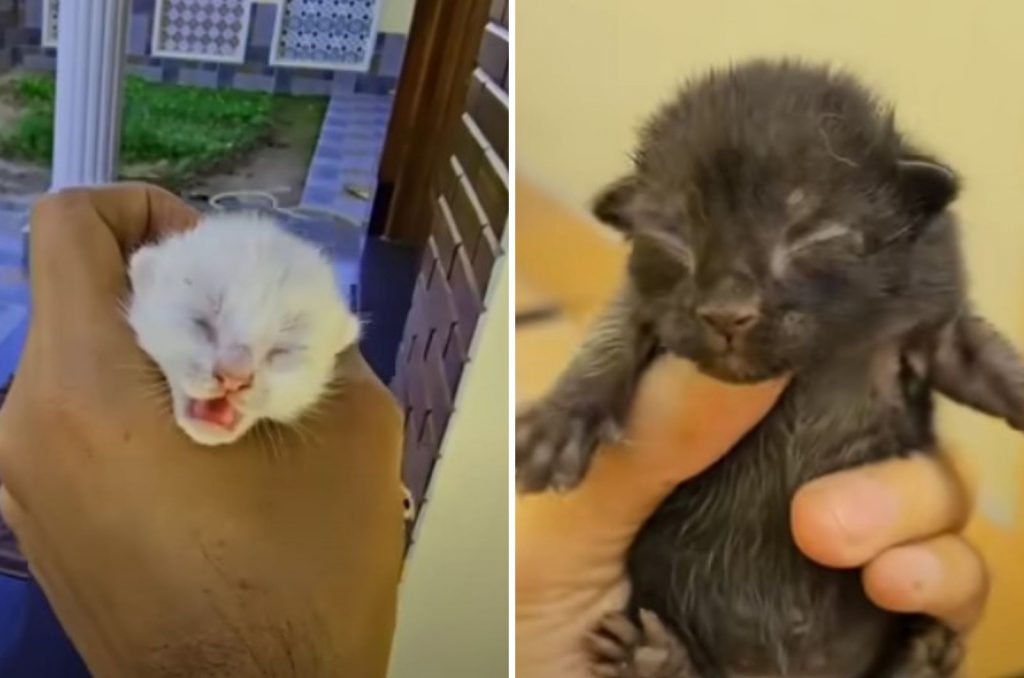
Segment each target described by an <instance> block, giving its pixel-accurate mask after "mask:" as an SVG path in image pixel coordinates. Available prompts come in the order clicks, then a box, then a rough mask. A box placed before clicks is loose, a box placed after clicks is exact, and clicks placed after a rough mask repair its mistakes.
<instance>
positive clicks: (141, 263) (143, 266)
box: [128, 245, 156, 290]
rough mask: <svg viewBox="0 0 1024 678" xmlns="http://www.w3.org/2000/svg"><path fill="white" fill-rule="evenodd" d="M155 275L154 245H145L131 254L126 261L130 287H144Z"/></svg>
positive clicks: (134, 288) (136, 288)
mask: <svg viewBox="0 0 1024 678" xmlns="http://www.w3.org/2000/svg"><path fill="white" fill-rule="evenodd" d="M155 275H156V247H155V246H153V245H145V246H143V247H141V248H139V249H137V250H136V251H135V253H134V254H132V257H131V260H130V261H129V262H128V278H129V279H130V280H131V282H132V289H133V290H139V289H144V288H145V287H147V286H148V285H149V284H151V283H152V282H153V277H154V276H155Z"/></svg>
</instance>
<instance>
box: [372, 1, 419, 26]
mask: <svg viewBox="0 0 1024 678" xmlns="http://www.w3.org/2000/svg"><path fill="white" fill-rule="evenodd" d="M415 5H416V0H384V6H383V7H381V8H380V24H379V27H378V28H379V30H380V31H381V32H382V33H408V32H409V23H410V22H411V21H412V10H413V7H414V6H415Z"/></svg>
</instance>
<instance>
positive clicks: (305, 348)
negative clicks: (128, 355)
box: [127, 214, 359, 445]
mask: <svg viewBox="0 0 1024 678" xmlns="http://www.w3.org/2000/svg"><path fill="white" fill-rule="evenodd" d="M129 275H130V277H131V283H132V296H131V299H130V300H129V302H128V306H127V316H128V322H129V323H130V324H131V326H132V329H134V330H135V334H136V337H137V339H138V342H139V346H140V347H142V349H143V350H144V351H145V352H146V353H148V354H149V355H150V357H152V358H153V360H154V361H155V362H156V363H157V365H159V367H160V369H161V370H162V371H163V373H164V376H165V377H166V379H167V383H168V386H169V387H170V392H171V401H172V404H173V409H174V418H175V420H176V421H177V422H178V425H179V426H181V428H182V429H184V431H185V433H187V434H188V435H189V436H190V437H191V438H192V439H193V440H195V441H196V442H198V443H202V444H204V445H218V444H224V443H230V442H232V441H234V440H237V439H238V438H240V437H241V436H242V435H243V434H244V433H245V432H246V431H247V430H249V428H251V427H252V426H253V424H255V423H256V422H257V421H258V420H260V419H264V418H265V419H271V420H274V421H279V422H284V423H288V422H292V421H295V420H296V419H297V418H298V417H299V416H300V415H301V414H302V413H303V412H304V411H305V410H306V409H307V408H309V407H310V406H311V405H313V404H314V403H315V402H316V401H317V400H318V399H319V398H320V396H321V395H322V394H323V391H324V388H325V387H326V386H327V384H328V382H329V381H330V380H331V378H332V376H333V371H334V361H335V356H336V355H337V354H338V353H339V352H341V351H342V350H344V349H346V348H348V347H349V346H351V345H352V344H353V343H355V341H356V340H357V339H358V338H359V321H358V319H357V318H356V317H355V316H354V315H353V314H352V313H351V312H350V311H349V309H348V307H347V305H346V304H345V302H344V301H343V300H342V299H341V297H340V295H339V294H338V291H337V288H336V287H335V283H334V277H333V274H332V272H331V267H330V264H329V262H328V261H327V259H326V258H325V257H324V256H323V255H322V254H321V253H320V252H319V251H318V250H317V249H316V248H315V247H314V246H312V245H310V244H308V243H306V242H305V241H303V240H302V239H300V238H298V237H297V236H294V235H292V234H290V233H288V232H287V231H285V230H283V229H282V228H281V227H280V226H278V225H277V224H276V223H275V222H274V221H273V220H271V219H269V218H266V217H262V216H259V215H255V214H226V215H221V214H218V215H207V216H204V217H203V218H202V219H201V220H200V221H199V224H198V225H197V226H196V227H195V229H193V230H191V231H187V232H185V233H181V234H177V235H174V236H171V237H168V238H167V239H165V240H163V241H162V242H159V243H157V244H155V245H150V246H147V247H143V248H142V249H140V250H138V251H137V252H136V253H135V254H134V255H133V256H132V258H131V263H130V266H129Z"/></svg>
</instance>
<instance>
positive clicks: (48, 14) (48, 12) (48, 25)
mask: <svg viewBox="0 0 1024 678" xmlns="http://www.w3.org/2000/svg"><path fill="white" fill-rule="evenodd" d="M59 9H60V0H44V2H43V45H44V46H45V47H56V46H57V12H58V10H59Z"/></svg>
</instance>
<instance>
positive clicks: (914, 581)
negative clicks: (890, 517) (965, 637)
mask: <svg viewBox="0 0 1024 678" xmlns="http://www.w3.org/2000/svg"><path fill="white" fill-rule="evenodd" d="M863 579H864V589H865V591H867V594H868V597H869V598H871V600H872V601H873V602H874V603H875V604H876V605H878V606H879V607H883V608H885V609H887V610H892V611H894V612H917V613H924V614H928V615H930V616H933V617H938V618H939V619H941V620H943V621H944V622H946V623H947V624H949V625H950V626H951V627H953V628H955V629H957V630H966V629H968V628H970V627H971V626H973V625H974V624H975V622H977V621H978V618H979V617H980V616H981V611H982V610H983V609H984V607H985V601H986V599H987V598H988V592H989V576H988V571H987V569H986V567H985V561H984V560H983V559H982V557H981V555H980V554H979V553H978V552H977V551H976V550H975V549H974V548H973V547H972V546H971V545H970V544H969V543H967V541H966V540H964V539H963V538H961V537H959V536H955V535H942V536H939V537H935V538H932V539H928V540H925V541H922V542H919V543H916V544H909V545H907V546H898V547H896V548H893V549H890V550H888V551H886V552H884V553H882V555H880V556H878V558H876V559H874V560H872V561H871V562H870V563H868V565H867V567H865V568H864V572H863Z"/></svg>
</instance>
